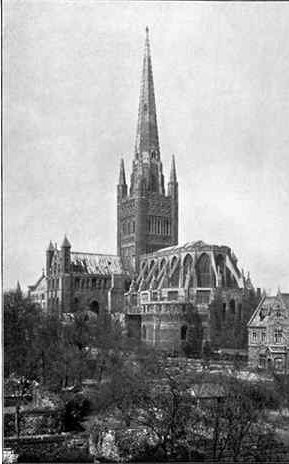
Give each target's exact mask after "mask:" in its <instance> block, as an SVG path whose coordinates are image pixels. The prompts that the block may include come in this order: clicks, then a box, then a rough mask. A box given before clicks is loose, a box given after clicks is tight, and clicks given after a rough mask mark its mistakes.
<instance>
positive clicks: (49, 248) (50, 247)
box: [47, 240, 54, 251]
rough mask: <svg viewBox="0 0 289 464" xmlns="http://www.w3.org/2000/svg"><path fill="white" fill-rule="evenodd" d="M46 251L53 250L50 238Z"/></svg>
mask: <svg viewBox="0 0 289 464" xmlns="http://www.w3.org/2000/svg"><path fill="white" fill-rule="evenodd" d="M47 251H54V246H53V243H52V241H51V240H50V242H49V245H48V248H47Z"/></svg>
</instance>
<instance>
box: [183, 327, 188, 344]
mask: <svg viewBox="0 0 289 464" xmlns="http://www.w3.org/2000/svg"><path fill="white" fill-rule="evenodd" d="M187 330H188V327H187V326H186V325H183V326H182V328H181V340H182V341H186V339H187Z"/></svg>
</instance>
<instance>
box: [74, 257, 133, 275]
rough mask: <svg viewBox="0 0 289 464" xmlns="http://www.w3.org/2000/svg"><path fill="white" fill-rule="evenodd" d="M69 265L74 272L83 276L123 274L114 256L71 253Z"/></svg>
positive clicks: (117, 258) (118, 259)
mask: <svg viewBox="0 0 289 464" xmlns="http://www.w3.org/2000/svg"><path fill="white" fill-rule="evenodd" d="M71 264H72V268H73V271H74V272H80V273H83V274H102V275H111V274H123V273H124V270H123V267H122V264H121V259H120V257H119V256H116V255H106V254H94V253H81V252H72V253H71Z"/></svg>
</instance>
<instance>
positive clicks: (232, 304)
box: [229, 300, 236, 316]
mask: <svg viewBox="0 0 289 464" xmlns="http://www.w3.org/2000/svg"><path fill="white" fill-rule="evenodd" d="M229 308H230V314H231V315H232V316H235V312H236V303H235V300H230V303H229Z"/></svg>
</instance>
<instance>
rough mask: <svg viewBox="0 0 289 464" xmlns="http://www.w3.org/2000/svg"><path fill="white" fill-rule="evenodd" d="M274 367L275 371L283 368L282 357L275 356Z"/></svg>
mask: <svg viewBox="0 0 289 464" xmlns="http://www.w3.org/2000/svg"><path fill="white" fill-rule="evenodd" d="M274 367H275V369H276V371H282V370H283V369H284V362H283V359H282V358H276V359H275V360H274Z"/></svg>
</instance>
